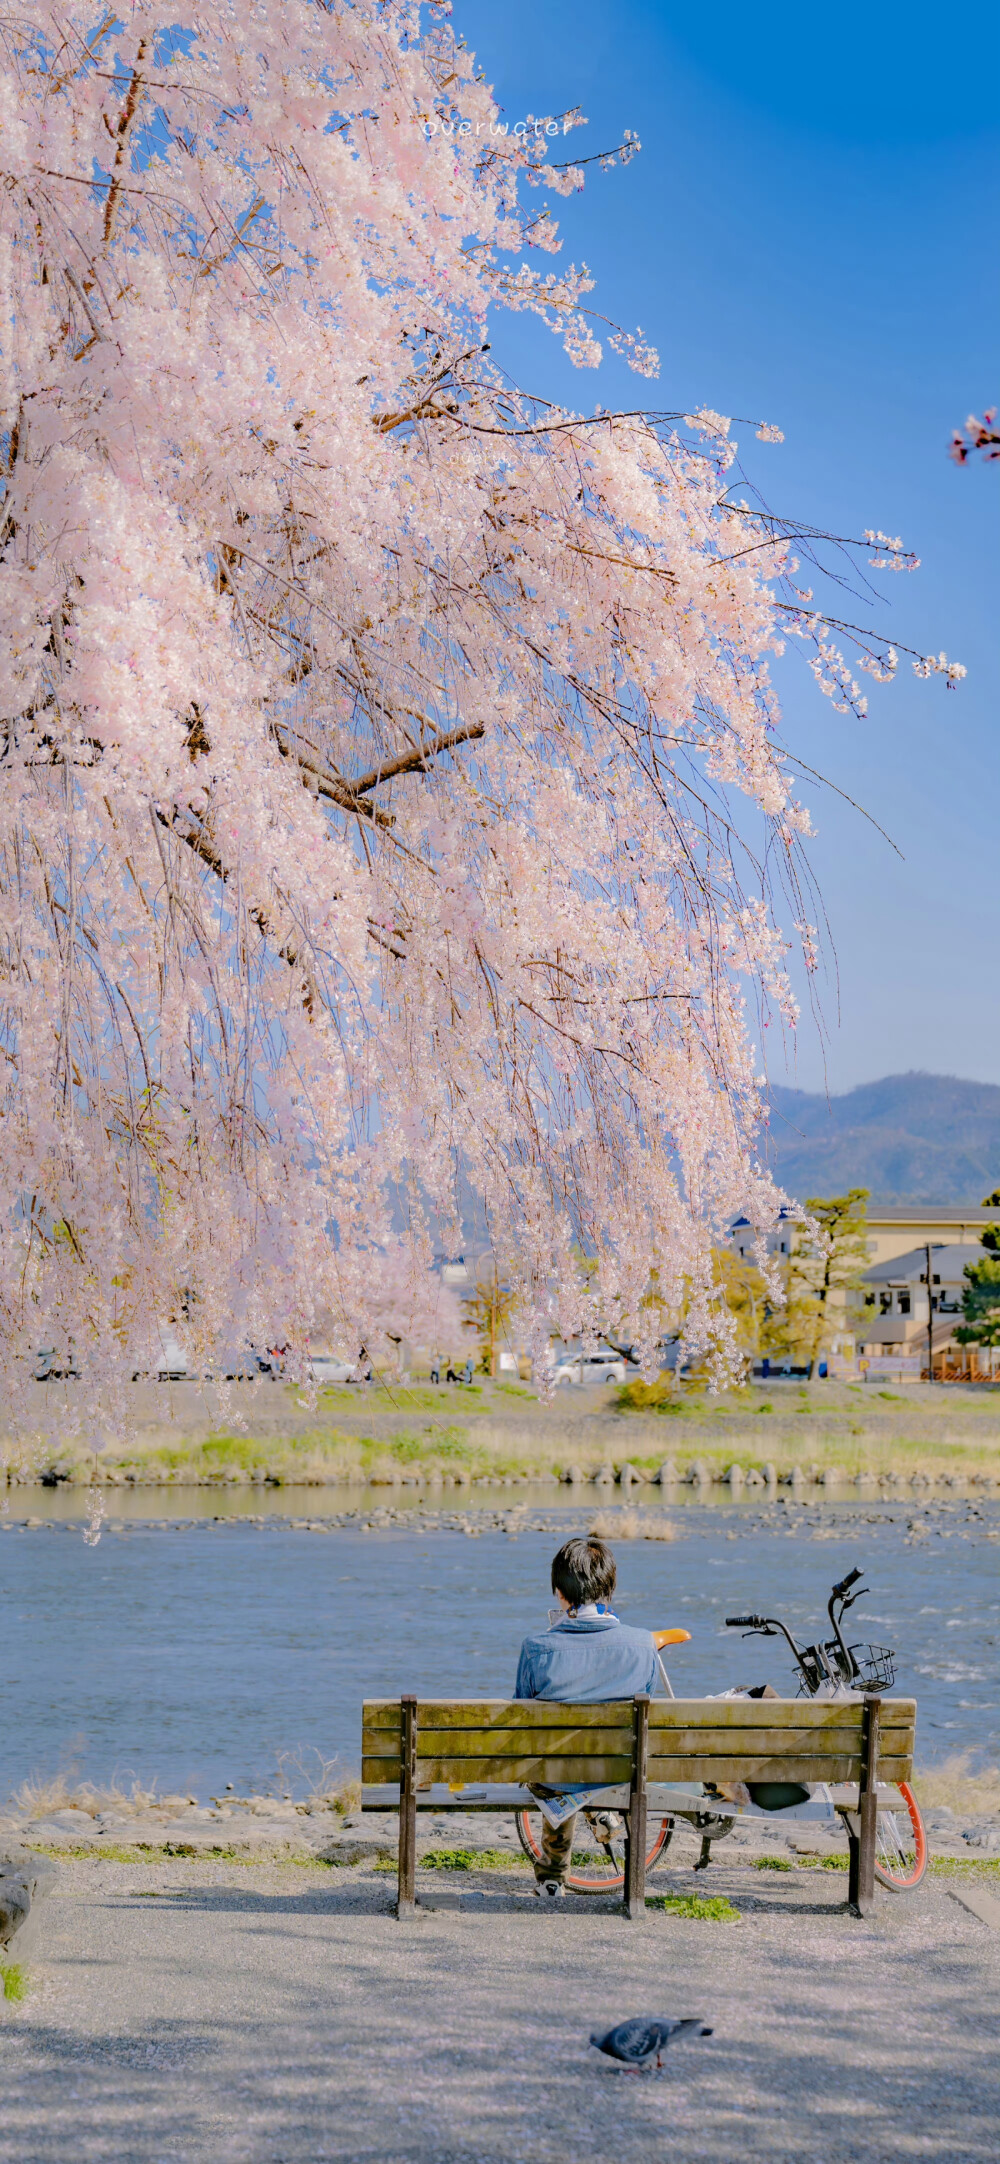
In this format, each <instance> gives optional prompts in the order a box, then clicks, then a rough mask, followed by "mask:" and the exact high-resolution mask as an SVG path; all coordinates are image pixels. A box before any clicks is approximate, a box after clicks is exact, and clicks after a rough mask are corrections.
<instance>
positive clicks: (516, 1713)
mask: <svg viewBox="0 0 1000 2164" xmlns="http://www.w3.org/2000/svg"><path fill="white" fill-rule="evenodd" d="M861 1712H862V1707H861V1702H860V1700H858V1701H856V1702H845V1701H844V1700H843V1699H808V1698H764V1699H760V1698H721V1699H719V1698H715V1699H712V1698H707V1699H706V1698H689V1699H684V1698H674V1699H658V1698H654V1699H653V1700H652V1702H651V1704H650V1708H649V1725H650V1732H651V1734H652V1732H653V1731H654V1730H658V1729H670V1728H699V1729H704V1728H739V1729H747V1728H808V1729H823V1728H826V1727H841V1726H844V1725H845V1724H846V1725H850V1724H852V1723H853V1724H856V1727H857V1731H858V1733H859V1734H860V1730H861ZM615 1715H617V1716H618V1718H617V1720H616V1719H615ZM631 1715H632V1701H631V1699H609V1700H606V1701H604V1702H603V1703H600V1704H595V1705H583V1706H581V1705H572V1704H565V1703H563V1702H562V1701H561V1700H556V1699H548V1698H528V1699H504V1698H493V1699H450V1698H421V1699H420V1700H419V1701H418V1719H419V1722H420V1723H421V1724H422V1725H425V1726H427V1727H430V1728H434V1729H446V1728H459V1729H461V1728H475V1729H476V1730H477V1732H478V1733H480V1734H483V1733H486V1732H488V1731H490V1730H492V1729H494V1728H498V1729H502V1730H504V1731H509V1730H511V1729H517V1728H525V1729H534V1728H536V1727H545V1728H606V1727H608V1726H618V1725H621V1726H623V1727H626V1726H630V1725H631ZM609 1716H610V1719H609ZM915 1718H916V1703H915V1701H914V1700H913V1699H912V1698H896V1699H893V1698H885V1699H883V1701H882V1717H881V1723H880V1726H881V1731H882V1733H883V1734H886V1733H888V1732H889V1731H891V1730H893V1729H899V1728H901V1729H906V1728H910V1729H912V1727H913V1725H914V1721H915ZM362 1720H363V1724H364V1728H365V1730H366V1732H372V1733H373V1732H374V1731H376V1730H384V1731H386V1732H387V1733H388V1734H390V1735H392V1734H398V1733H399V1730H400V1711H399V1700H398V1698H396V1699H391V1698H389V1699H368V1700H366V1701H365V1704H364V1707H363V1710H362Z"/></svg>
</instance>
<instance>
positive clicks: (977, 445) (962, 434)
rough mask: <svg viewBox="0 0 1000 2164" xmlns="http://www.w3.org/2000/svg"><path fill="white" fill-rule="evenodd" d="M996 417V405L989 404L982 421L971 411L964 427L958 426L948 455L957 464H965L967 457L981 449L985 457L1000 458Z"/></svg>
mask: <svg viewBox="0 0 1000 2164" xmlns="http://www.w3.org/2000/svg"><path fill="white" fill-rule="evenodd" d="M996 418H997V409H996V407H995V406H987V408H986V411H985V413H984V414H983V418H982V420H981V421H979V420H977V419H976V416H975V414H974V413H970V415H969V418H968V420H967V421H966V424H965V427H964V429H962V428H956V430H955V433H954V435H953V436H952V439H951V443H950V444H949V446H948V456H949V458H953V459H954V461H955V464H956V466H964V465H965V462H966V459H968V458H971V457H972V456H973V454H974V453H975V452H976V451H981V452H982V454H983V457H984V458H1000V429H998V428H997V425H996Z"/></svg>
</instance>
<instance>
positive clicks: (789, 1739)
mask: <svg viewBox="0 0 1000 2164" xmlns="http://www.w3.org/2000/svg"><path fill="white" fill-rule="evenodd" d="M361 1748H362V1753H363V1755H364V1756H365V1757H367V1758H387V1759H392V1760H393V1761H395V1760H397V1759H398V1757H399V1743H398V1740H397V1739H396V1738H394V1737H391V1736H388V1735H386V1733H385V1731H384V1730H379V1729H375V1730H374V1731H372V1730H369V1731H368V1732H367V1733H365V1734H364V1736H363V1737H362V1745H361ZM907 1748H908V1745H907V1742H906V1739H905V1738H904V1735H903V1732H902V1731H901V1730H898V1731H896V1732H895V1735H894V1736H892V1737H890V1738H888V1739H887V1750H888V1751H889V1753H890V1754H891V1755H893V1756H896V1757H900V1756H902V1755H904V1754H905V1752H906V1750H907ZM743 1749H746V1750H749V1751H750V1752H752V1753H753V1755H754V1756H756V1757H764V1756H770V1755H772V1754H773V1755H774V1756H775V1757H780V1756H781V1755H782V1754H783V1753H784V1754H785V1755H786V1756H787V1755H789V1754H790V1755H792V1756H793V1757H798V1758H802V1757H809V1758H817V1759H819V1758H851V1757H853V1758H857V1757H859V1756H860V1747H859V1740H858V1736H857V1732H856V1731H855V1730H853V1729H851V1728H842V1727H841V1728H826V1729H823V1730H821V1731H820V1733H819V1735H817V1734H816V1733H815V1731H811V1730H809V1729H808V1728H789V1729H782V1728H755V1729H751V1730H749V1731H748V1732H747V1734H746V1735H745V1736H743V1737H741V1736H739V1735H738V1734H734V1732H733V1731H732V1730H731V1729H729V1730H726V1729H722V1728H709V1729H703V1728H677V1729H673V1730H671V1731H668V1732H666V1733H665V1732H664V1731H663V1730H659V1731H657V1734H656V1736H655V1738H651V1739H650V1750H651V1753H652V1755H653V1756H654V1757H656V1758H665V1757H670V1758H674V1757H680V1758H691V1757H700V1758H732V1757H733V1755H734V1752H735V1751H737V1750H743ZM631 1750H632V1738H631V1735H630V1734H629V1732H628V1730H627V1729H622V1728H580V1729H573V1728H540V1729H537V1730H536V1731H535V1733H534V1734H533V1735H532V1736H531V1737H530V1739H529V1738H528V1737H527V1736H526V1735H524V1734H523V1733H522V1734H518V1732H517V1731H516V1730H513V1731H511V1730H508V1731H506V1732H504V1731H502V1730H499V1729H497V1730H494V1731H493V1732H492V1734H489V1735H485V1736H484V1735H483V1734H482V1733H481V1732H480V1731H479V1730H478V1729H475V1728H450V1729H440V1728H424V1727H420V1728H418V1730H417V1758H418V1761H419V1760H420V1759H423V1758H511V1757H518V1756H521V1757H523V1756H524V1754H525V1752H526V1751H530V1753H531V1755H532V1757H536V1756H537V1757H539V1758H542V1757H545V1756H547V1755H549V1754H551V1755H552V1756H554V1757H562V1758H566V1757H571V1758H577V1757H586V1756H589V1755H595V1756H597V1757H607V1756H608V1755H609V1754H610V1755H611V1756H615V1757H629V1756H630V1755H631ZM881 1755H882V1756H885V1753H884V1752H883V1753H882V1754H881Z"/></svg>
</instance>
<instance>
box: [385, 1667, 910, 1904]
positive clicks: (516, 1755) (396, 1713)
mask: <svg viewBox="0 0 1000 2164" xmlns="http://www.w3.org/2000/svg"><path fill="white" fill-rule="evenodd" d="M915 1719H916V1705H915V1703H914V1701H913V1699H912V1698H890V1699H886V1700H882V1699H881V1698H877V1697H867V1698H864V1699H860V1698H850V1699H843V1698H840V1699H829V1698H827V1699H817V1698H806V1699H802V1698H768V1699H759V1698H691V1699H683V1698H673V1699H661V1698H654V1699H650V1698H646V1697H639V1698H635V1699H616V1700H614V1701H613V1702H610V1703H608V1704H604V1705H591V1706H574V1705H563V1704H561V1703H556V1702H554V1701H552V1700H549V1699H540V1698H532V1699H515V1700H513V1701H510V1700H507V1699H496V1698H489V1699H470V1700H465V1699H459V1700H456V1699H451V1698H421V1699H417V1698H415V1697H405V1698H399V1699H395V1698H393V1699H370V1700H368V1701H367V1702H366V1704H365V1706H364V1709H363V1714H362V1764H361V1778H362V1783H363V1787H362V1805H361V1807H362V1810H367V1811H385V1810H393V1809H398V1811H399V1885H398V1898H397V1908H396V1913H397V1915H399V1916H412V1915H413V1914H414V1912H415V1906H416V1857H417V1819H416V1814H417V1812H418V1811H419V1810H421V1809H424V1810H433V1811H443V1810H455V1811H469V1810H475V1811H492V1812H494V1813H496V1812H502V1811H508V1810H510V1811H517V1810H524V1809H529V1808H531V1807H533V1806H535V1798H534V1797H533V1796H532V1795H531V1793H530V1791H529V1789H528V1787H527V1785H526V1784H527V1783H529V1782H532V1781H534V1782H539V1783H542V1784H543V1785H545V1786H547V1787H553V1788H557V1787H560V1786H562V1784H563V1783H568V1782H584V1783H586V1785H587V1787H588V1789H594V1790H598V1791H599V1792H600V1794H599V1802H600V1806H601V1808H603V1809H608V1808H610V1809H615V1810H622V1811H624V1812H625V1813H626V1814H627V1816H626V1829H627V1830H626V1844H625V1891H624V1900H623V1907H624V1911H625V1914H626V1916H629V1917H631V1918H633V1919H635V1918H638V1917H641V1916H643V1915H644V1914H645V1862H646V1818H647V1814H648V1812H649V1811H650V1810H652V1811H653V1812H654V1814H655V1815H657V1816H662V1817H667V1816H669V1814H670V1811H671V1807H672V1806H673V1808H675V1809H676V1808H679V1807H680V1799H679V1794H678V1784H679V1785H680V1787H681V1788H683V1786H684V1785H690V1784H695V1787H696V1788H697V1784H700V1783H702V1782H709V1783H721V1782H726V1783H732V1782H755V1783H756V1782H758V1781H761V1782H763V1781H768V1782H796V1783H801V1784H802V1785H804V1786H810V1787H811V1786H813V1785H818V1784H821V1783H827V1784H835V1785H837V1786H838V1787H843V1786H844V1785H846V1786H847V1787H848V1790H849V1791H851V1792H856V1793H849V1794H848V1795H847V1797H846V1798H844V1799H843V1800H841V1799H838V1809H841V1810H842V1811H843V1813H844V1818H845V1823H846V1826H847V1832H848V1840H849V1847H850V1877H849V1885H848V1902H849V1906H850V1909H851V1912H852V1914H854V1915H856V1916H864V1915H866V1914H867V1913H868V1911H869V1909H870V1908H871V1906H872V1902H873V1900H874V1896H875V1829H876V1818H877V1809H878V1802H877V1795H876V1783H877V1782H878V1781H882V1782H883V1783H890V1784H894V1783H896V1782H898V1781H906V1780H908V1779H909V1777H910V1774H911V1772H912V1767H913V1737H914V1725H915ZM442 1787H443V1788H444V1794H443V1795H442V1793H441V1789H442ZM434 1789H436V1790H437V1793H436V1794H433V1793H431V1791H432V1790H434ZM376 1790H377V1791H379V1793H376ZM470 1791H473V1792H472V1793H470ZM701 1800H702V1801H704V1800H705V1799H701ZM725 1810H726V1806H725V1804H723V1805H722V1811H723V1813H724V1812H725ZM780 1816H781V1814H780V1812H779V1813H778V1814H777V1817H778V1818H780Z"/></svg>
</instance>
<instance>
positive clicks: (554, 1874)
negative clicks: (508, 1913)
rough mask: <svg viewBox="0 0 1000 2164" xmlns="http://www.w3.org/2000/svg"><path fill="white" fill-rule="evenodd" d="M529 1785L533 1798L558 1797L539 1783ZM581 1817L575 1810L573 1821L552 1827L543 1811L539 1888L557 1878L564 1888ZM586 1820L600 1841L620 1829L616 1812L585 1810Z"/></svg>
mask: <svg viewBox="0 0 1000 2164" xmlns="http://www.w3.org/2000/svg"><path fill="white" fill-rule="evenodd" d="M529 1785H530V1788H531V1793H532V1795H533V1796H553V1795H556V1794H558V1790H556V1789H552V1788H544V1787H543V1786H542V1784H541V1783H540V1782H536V1781H532V1782H531V1783H530V1784H529ZM579 1815H580V1814H579V1812H578V1811H574V1812H573V1815H572V1817H571V1818H564V1819H563V1822H562V1825H561V1826H550V1825H549V1822H548V1819H547V1818H546V1816H545V1813H544V1811H543V1812H542V1814H541V1818H542V1853H541V1856H540V1858H539V1860H538V1862H537V1863H536V1864H535V1879H536V1882H537V1884H538V1885H539V1886H544V1885H545V1882H546V1880H547V1879H555V1880H556V1882H557V1884H558V1885H562V1883H563V1881H564V1879H565V1877H566V1873H567V1871H568V1870H569V1867H570V1862H571V1860H572V1856H573V1837H574V1835H575V1833H576V1822H577V1819H578V1818H579ZM584 1817H585V1818H586V1819H587V1822H588V1824H589V1825H590V1826H592V1827H593V1829H594V1832H595V1833H597V1834H598V1838H600V1836H601V1835H602V1834H604V1833H605V1832H606V1833H607V1834H611V1833H612V1832H617V1831H618V1830H619V1829H620V1827H621V1820H620V1818H619V1816H618V1813H617V1811H585V1812H584Z"/></svg>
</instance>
